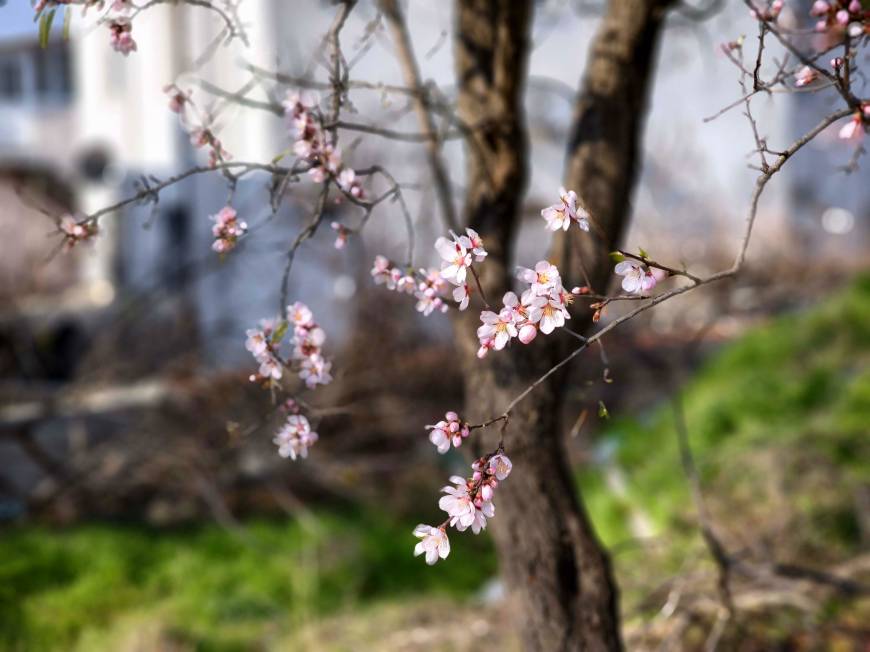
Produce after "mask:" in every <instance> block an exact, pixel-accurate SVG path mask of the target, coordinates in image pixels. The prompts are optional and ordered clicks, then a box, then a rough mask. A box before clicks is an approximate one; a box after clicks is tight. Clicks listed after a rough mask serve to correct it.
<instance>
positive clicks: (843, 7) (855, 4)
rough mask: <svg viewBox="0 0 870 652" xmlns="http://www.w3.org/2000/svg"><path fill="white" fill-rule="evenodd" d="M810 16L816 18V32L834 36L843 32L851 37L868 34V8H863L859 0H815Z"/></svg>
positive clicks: (869, 18) (869, 24)
mask: <svg viewBox="0 0 870 652" xmlns="http://www.w3.org/2000/svg"><path fill="white" fill-rule="evenodd" d="M810 16H813V17H814V18H816V19H817V20H816V24H815V30H816V31H817V32H824V33H827V34H829V35H832V36H835V37H841V36H842V35H843V33H844V32H845V33H847V34H849V36H850V37H852V38H857V37H859V36H861V35H862V34H870V10H865V9H864V8H863V7H862V6H861V1H860V0H848V1H847V0H816V1H815V2H814V3H813V5H812V7H810Z"/></svg>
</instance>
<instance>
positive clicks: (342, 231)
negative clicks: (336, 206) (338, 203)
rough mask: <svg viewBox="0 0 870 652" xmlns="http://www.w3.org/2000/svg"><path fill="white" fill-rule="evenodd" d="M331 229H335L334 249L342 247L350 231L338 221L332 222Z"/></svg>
mask: <svg viewBox="0 0 870 652" xmlns="http://www.w3.org/2000/svg"><path fill="white" fill-rule="evenodd" d="M332 230H333V231H335V233H336V236H335V248H336V249H344V245H346V244H347V236H348V234H349V233H350V231H348V230H347V228H346V227H345V226H343V225H341V224H339V223H338V222H333V223H332Z"/></svg>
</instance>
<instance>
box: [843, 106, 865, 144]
mask: <svg viewBox="0 0 870 652" xmlns="http://www.w3.org/2000/svg"><path fill="white" fill-rule="evenodd" d="M837 135H838V137H839V138H841V139H843V140H856V141H857V140H861V139H862V138H863V137H864V125H863V121H862V120H861V114H860V113H856V114H855V115H854V116H852V118H851V119H850V120H849V122H847V123H846V124H844V125H843V126H842V127H841V128H840V131H839V133H838V134H837Z"/></svg>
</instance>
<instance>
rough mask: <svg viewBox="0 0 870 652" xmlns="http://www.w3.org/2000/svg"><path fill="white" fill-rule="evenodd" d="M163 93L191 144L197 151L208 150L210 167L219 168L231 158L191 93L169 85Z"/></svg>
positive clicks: (164, 88) (208, 117)
mask: <svg viewBox="0 0 870 652" xmlns="http://www.w3.org/2000/svg"><path fill="white" fill-rule="evenodd" d="M163 92H164V93H165V94H166V96H167V97H168V98H169V110H170V111H172V112H173V113H177V114H178V121H179V122H180V123H181V126H182V128H183V129H184V130H185V131H186V132H187V133H188V135H189V136H190V144H191V145H193V146H194V147H195V148H196V149H203V148H208V164H209V166H210V167H217V164H218V163H220V162H221V161H224V160H226V159H229V158H231V157H230V154H229V152H227V150H226V149H224V146H223V144H222V143H221V141H220V139H219V138H218V137H217V135H216V134H215V132H214V127H213V125H212V118H211V116H210V115H209V114H208V113H203V112H200V111H199V110H198V108H197V106H196V103H195V102H194V101H193V96H192V95H191V93H190V92H189V91H183V90H182V89H180V88H179V87H178V86H177V85H175V84H167V85H166V86H164V87H163Z"/></svg>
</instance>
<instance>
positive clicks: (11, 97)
mask: <svg viewBox="0 0 870 652" xmlns="http://www.w3.org/2000/svg"><path fill="white" fill-rule="evenodd" d="M71 96H72V72H71V69H70V57H69V50H68V48H67V45H66V43H57V44H51V45H49V46H48V47H46V48H41V47H39V46H38V45H35V44H28V45H25V46H22V47H20V48H16V49H14V50H12V49H10V50H7V51H5V52H0V102H3V103H16V104H17V103H34V104H41V103H55V104H58V103H62V104H65V103H67V102H69V100H70V98H71Z"/></svg>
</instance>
